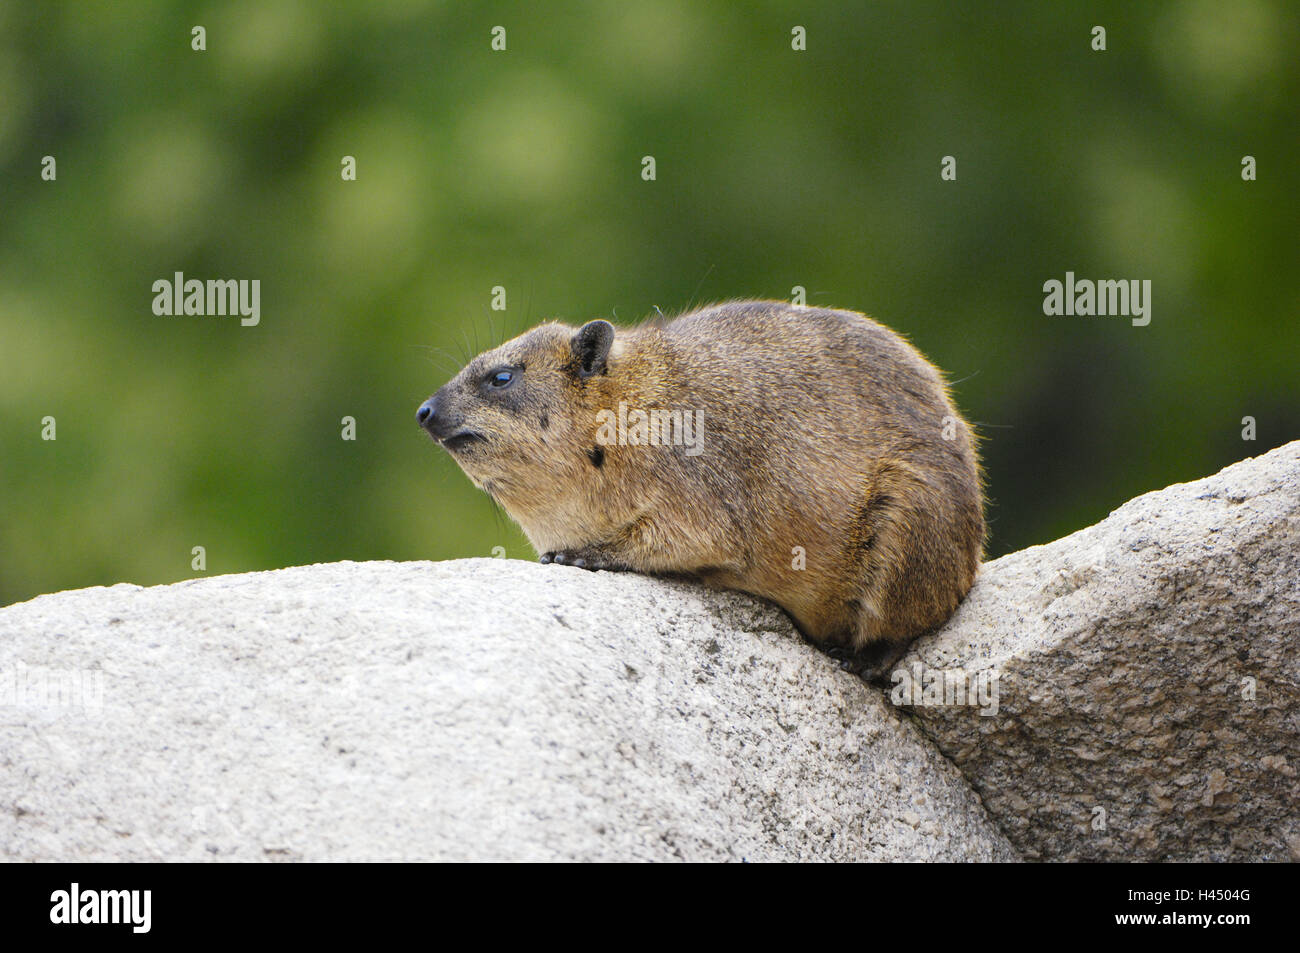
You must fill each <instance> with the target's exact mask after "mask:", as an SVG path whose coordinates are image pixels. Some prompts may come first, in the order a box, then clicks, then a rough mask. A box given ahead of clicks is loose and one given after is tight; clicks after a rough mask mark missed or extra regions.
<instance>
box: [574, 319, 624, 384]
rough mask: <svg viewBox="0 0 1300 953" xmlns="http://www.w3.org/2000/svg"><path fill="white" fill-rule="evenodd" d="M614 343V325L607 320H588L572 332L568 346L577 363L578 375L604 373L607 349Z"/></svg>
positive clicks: (586, 375)
mask: <svg viewBox="0 0 1300 953" xmlns="http://www.w3.org/2000/svg"><path fill="white" fill-rule="evenodd" d="M613 345H614V325H612V324H610V323H609V322H608V321H588V322H587V323H586V324H584V325H583V326H582V327H580V328H578V330H577V331H576V332H574V335H573V340H572V342H571V343H570V346H571V347H572V348H573V359H574V361H576V362H577V365H578V376H579V377H594V376H596V375H597V374H603V373H605V362H606V360H607V359H608V358H609V349H610V348H611V347H613Z"/></svg>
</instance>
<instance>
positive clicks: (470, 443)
mask: <svg viewBox="0 0 1300 953" xmlns="http://www.w3.org/2000/svg"><path fill="white" fill-rule="evenodd" d="M613 343H614V326H613V325H612V324H610V323H609V322H608V321H591V322H589V323H587V324H585V325H583V326H582V327H581V328H578V329H576V330H575V329H574V328H572V327H569V326H568V325H564V324H556V323H551V324H543V325H541V326H540V327H536V328H533V329H532V330H531V331H529V332H527V333H526V334H523V335H520V336H519V337H517V338H515V339H514V340H511V341H507V342H506V343H505V344H503V345H501V346H500V347H498V348H495V349H494V350H491V351H485V352H484V353H482V354H480V355H479V356H478V357H476V358H474V359H473V360H472V361H470V362H469V363H468V364H467V365H465V367H464V369H462V370H461V372H460V373H459V374H457V375H456V376H455V377H454V378H453V379H452V380H451V381H450V382H448V383H447V384H444V385H443V386H442V387H440V388H439V389H438V392H437V393H436V394H434V395H433V396H432V397H430V398H429V399H428V400H426V401H425V402H424V403H423V404H421V405H420V408H419V410H417V411H416V415H415V416H416V420H417V421H419V424H420V426H421V427H423V428H424V429H425V430H427V431H428V433H429V436H431V437H433V439H434V440H436V441H437V442H438V443H439V444H441V445H442V447H443V448H444V449H445V450H446V451H447V452H448V453H450V454H451V456H452V459H454V460H455V461H456V463H457V464H459V466H460V468H461V469H462V470H464V471H465V474H466V476H468V477H469V478H470V479H471V480H472V481H473V482H474V484H475V485H476V486H478V487H479V488H480V489H483V490H486V491H487V492H488V493H490V494H491V495H492V496H493V497H494V498H495V499H497V500H498V501H500V502H501V504H502V505H503V506H505V508H506V510H507V511H508V512H510V513H511V515H512V516H514V517H515V518H516V519H519V520H520V521H521V522H524V520H525V518H526V517H527V515H528V513H529V511H531V510H534V509H538V508H545V507H547V506H553V505H555V504H556V503H557V502H559V501H560V500H561V498H562V497H563V496H564V494H566V493H568V492H572V488H573V487H574V481H575V478H576V477H580V476H582V475H584V471H590V470H591V469H592V464H593V458H592V455H591V454H592V448H593V447H595V446H596V443H595V436H594V435H595V432H596V429H597V426H598V425H597V422H596V413H597V411H598V410H599V404H600V398H599V396H598V394H597V387H596V386H595V384H596V381H597V379H598V378H600V377H601V376H603V375H605V374H606V373H607V372H608V358H609V353H610V348H611V347H612V346H613ZM525 529H527V526H525Z"/></svg>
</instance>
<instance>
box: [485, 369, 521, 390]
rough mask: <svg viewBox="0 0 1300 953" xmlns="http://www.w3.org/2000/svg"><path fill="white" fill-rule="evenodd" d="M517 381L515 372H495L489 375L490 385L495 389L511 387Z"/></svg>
mask: <svg viewBox="0 0 1300 953" xmlns="http://www.w3.org/2000/svg"><path fill="white" fill-rule="evenodd" d="M514 379H515V372H514V371H506V370H501V371H493V372H492V373H491V374H489V375H488V383H489V384H490V385H492V386H493V387H498V388H499V387H509V386H510V385H511V384H512V383H513V382H514Z"/></svg>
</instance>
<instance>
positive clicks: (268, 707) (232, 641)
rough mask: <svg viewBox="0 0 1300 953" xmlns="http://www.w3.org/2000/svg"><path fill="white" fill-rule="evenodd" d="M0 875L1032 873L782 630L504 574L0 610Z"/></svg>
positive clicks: (151, 594)
mask: <svg viewBox="0 0 1300 953" xmlns="http://www.w3.org/2000/svg"><path fill="white" fill-rule="evenodd" d="M1202 786H1203V785H1202ZM0 856H2V857H3V858H5V859H7V860H11V861H72V860H77V861H121V860H132V861H143V860H240V861H249V860H268V861H283V860H308V861H317V860H666V859H683V860H755V861H758V860H1011V859H1015V858H1016V855H1015V852H1014V851H1013V850H1012V849H1011V847H1010V846H1009V845H1008V843H1007V841H1006V839H1005V838H1004V837H1003V835H1002V834H1001V833H1000V832H999V831H998V830H997V828H996V827H995V826H994V825H993V824H992V823H991V822H990V820H989V818H988V815H987V814H986V812H985V811H984V809H983V807H982V806H981V805H980V804H979V801H978V799H977V798H976V797H975V796H974V794H973V793H972V792H971V790H970V788H969V786H968V785H967V784H966V782H965V781H964V779H963V778H962V777H961V776H960V774H959V773H958V772H957V770H956V769H955V768H954V767H953V766H952V765H951V764H950V763H948V762H947V761H945V760H944V759H943V758H942V757H941V756H940V755H939V754H938V752H937V751H936V750H935V749H934V747H933V746H932V745H931V744H930V743H929V742H927V741H925V740H924V739H923V738H921V736H920V735H919V734H918V733H917V731H916V730H915V728H913V727H912V725H910V724H909V723H908V722H907V721H906V720H902V719H899V718H898V717H897V713H896V712H894V711H892V710H891V709H890V707H889V706H888V704H886V703H885V702H884V701H883V700H882V698H881V697H880V695H879V693H878V692H875V691H873V690H871V689H869V688H868V687H866V686H865V685H863V684H862V683H861V682H860V681H859V680H858V679H856V678H855V677H854V676H852V675H851V674H849V673H847V672H845V671H842V670H841V669H840V668H839V667H838V666H837V665H836V664H835V663H834V662H833V661H831V660H830V659H829V658H827V657H826V656H824V655H822V654H821V653H820V652H818V651H817V650H815V649H813V648H812V647H810V646H808V645H806V644H804V643H802V642H801V641H799V639H798V637H797V636H796V635H795V634H794V633H793V630H792V629H791V627H790V625H789V623H788V621H787V620H786V619H785V617H784V616H783V615H782V614H781V613H780V612H778V611H777V610H775V609H773V608H771V607H769V606H766V605H760V604H759V603H758V602H756V601H755V600H752V599H749V598H747V597H744V596H740V595H736V594H733V593H717V592H710V591H707V590H704V589H702V588H699V587H696V586H690V585H685V584H681V583H673V582H666V581H661V580H655V579H649V578H645V577H640V576H634V575H612V574H609V573H594V574H593V573H586V572H583V571H581V570H577V569H571V568H565V567H560V566H540V565H536V564H531V563H523V562H514V561H505V560H491V559H485V560H462V561H456V562H447V563H335V564H329V565H317V566H307V567H299V568H294V569H286V570H280V571H276V572H262V573H250V574H246V575H234V576H220V577H212V578H204V579H198V580H192V581H188V582H183V583H179V584H176V585H170V586H158V587H153V588H148V589H142V588H139V587H136V586H130V585H118V586H112V587H109V588H96V589H86V590H80V591H75V592H64V593H57V594H54V595H49V596H42V597H40V598H37V599H34V600H32V601H30V602H27V603H23V604H19V605H15V606H11V607H8V608H5V609H2V610H0Z"/></svg>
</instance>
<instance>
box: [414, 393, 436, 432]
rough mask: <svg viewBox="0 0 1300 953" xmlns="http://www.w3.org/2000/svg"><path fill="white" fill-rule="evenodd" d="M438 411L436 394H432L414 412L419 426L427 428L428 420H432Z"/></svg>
mask: <svg viewBox="0 0 1300 953" xmlns="http://www.w3.org/2000/svg"><path fill="white" fill-rule="evenodd" d="M437 412H438V395H437V394H434V395H433V396H432V397H430V398H429V399H428V400H426V401H425V402H424V403H423V404H421V405H420V409H419V410H417V411H416V412H415V420H416V422H417V423H419V425H420V426H421V427H425V428H428V426H429V422H430V421H431V420H433V417H434V415H435V414H436V413H437Z"/></svg>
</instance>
